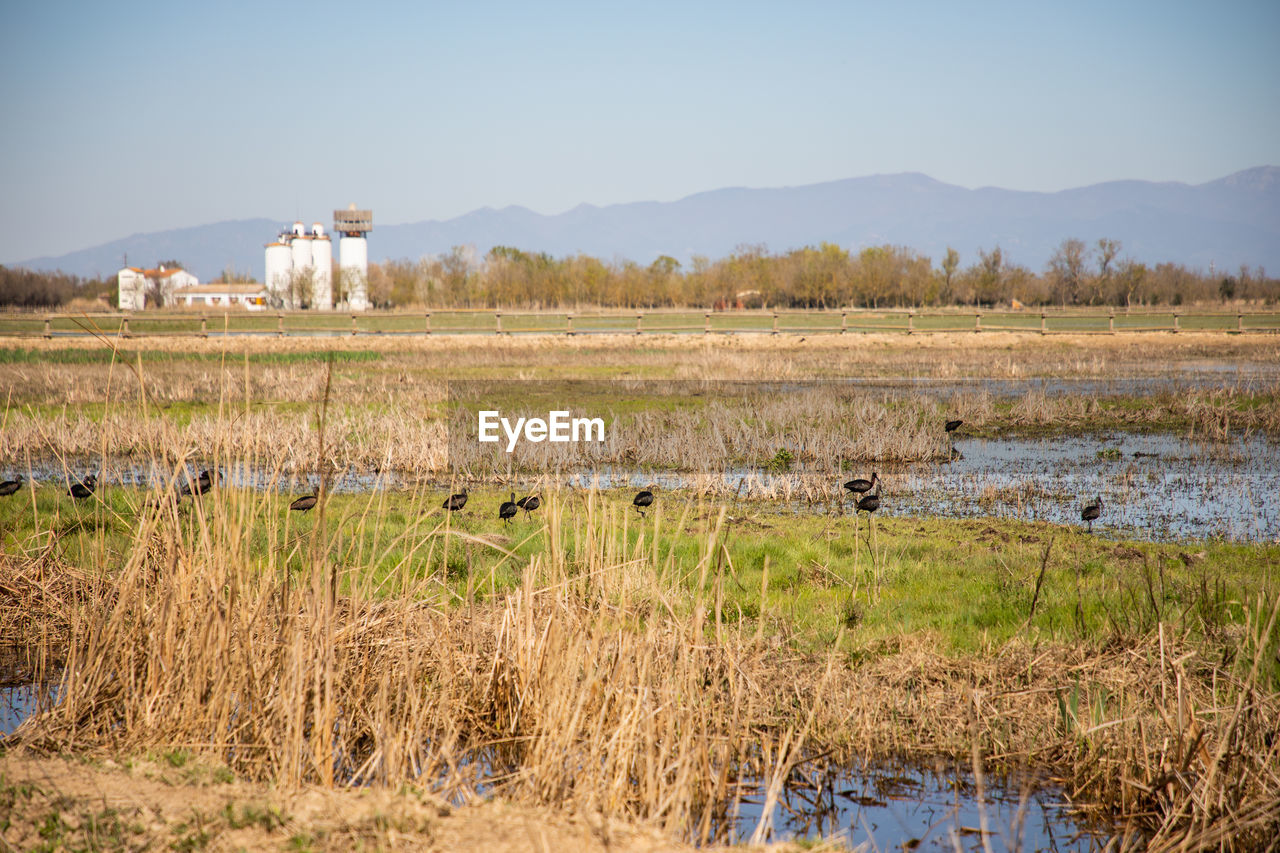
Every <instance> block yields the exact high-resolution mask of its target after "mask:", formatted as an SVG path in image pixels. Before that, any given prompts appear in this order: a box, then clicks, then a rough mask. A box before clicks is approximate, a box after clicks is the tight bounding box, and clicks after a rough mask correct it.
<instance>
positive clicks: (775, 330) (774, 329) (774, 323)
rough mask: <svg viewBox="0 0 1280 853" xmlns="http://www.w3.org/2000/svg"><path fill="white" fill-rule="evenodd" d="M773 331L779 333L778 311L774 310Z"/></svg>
mask: <svg viewBox="0 0 1280 853" xmlns="http://www.w3.org/2000/svg"><path fill="white" fill-rule="evenodd" d="M773 333H774V334H775V335H776V334H778V312H777V311H774V312H773Z"/></svg>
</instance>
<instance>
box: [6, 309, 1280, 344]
mask: <svg viewBox="0 0 1280 853" xmlns="http://www.w3.org/2000/svg"><path fill="white" fill-rule="evenodd" d="M47 316H48V317H49V325H48V326H47V328H46V325H45V318H46V315H40V314H14V313H9V314H0V336H3V335H18V336H23V335H25V336H34V335H43V334H45V333H46V331H47V332H49V333H50V334H54V335H68V334H79V335H85V334H91V333H92V334H101V335H106V336H109V337H114V336H115V335H117V334H121V333H125V332H128V333H129V334H132V335H139V336H146V335H181V336H192V335H199V334H212V335H215V336H216V335H219V334H236V335H265V336H270V335H277V334H281V333H283V334H285V335H307V334H316V333H334V334H342V335H351V334H353V333H355V334H370V335H404V334H424V335H425V334H427V333H431V334H443V335H474V334H497V333H498V332H502V333H504V334H516V335H522V334H564V335H568V334H570V333H573V334H578V335H584V334H632V335H634V334H637V333H641V334H649V335H651V334H673V333H677V334H694V333H703V334H705V333H708V332H710V333H711V334H728V333H742V334H771V333H773V332H775V331H776V332H778V333H779V334H840V333H846V334H848V333H865V332H881V333H888V332H894V333H907V332H916V333H930V332H973V331H979V330H981V331H1006V332H1008V331H1018V332H1031V333H1037V334H1038V333H1040V332H1042V331H1044V332H1046V333H1049V334H1068V333H1075V334H1079V333H1090V334H1094V333H1097V334H1105V333H1111V332H1116V333H1120V332H1141V331H1153V330H1161V331H1173V330H1175V329H1177V330H1181V331H1201V332H1203V331H1222V332H1236V331H1249V332H1276V331H1278V330H1280V312H1278V311H1268V310H1259V309H1256V308H1250V309H1249V310H1244V309H1240V310H1232V309H1230V308H1226V307H1205V308H1200V307H1188V308H1166V309H1156V308H1144V309H1134V310H1132V311H1125V310H1123V309H1120V310H1113V309H1108V308H1073V309H1057V308H1047V309H1044V310H1036V309H1023V310H1017V311H1010V310H1007V309H1006V310H978V311H975V310H972V309H969V310H966V309H960V308H954V309H928V310H925V309H921V310H918V311H908V310H906V309H901V310H897V309H895V310H890V311H875V310H867V309H856V310H846V311H841V310H824V311H819V310H813V311H804V310H782V311H777V312H774V311H770V310H754V311H706V310H699V309H694V310H678V309H661V310H653V309H647V310H643V309H642V310H632V311H626V310H607V309H591V308H588V309H585V310H581V311H550V312H529V311H494V310H480V309H477V310H434V309H433V310H431V311H417V312H407V311H396V312H368V313H362V314H358V315H354V316H353V315H351V314H346V313H339V312H327V313H319V312H283V313H278V312H274V311H268V312H260V313H252V312H243V311H237V312H231V313H226V312H217V311H209V312H198V311H192V310H183V311H162V312H144V313H138V314H133V315H130V316H128V317H127V325H126V318H125V316H124V315H120V314H110V315H107V314H104V315H79V316H77V315H71V314H50V315H47Z"/></svg>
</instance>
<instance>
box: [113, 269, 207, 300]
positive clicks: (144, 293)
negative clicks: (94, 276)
mask: <svg viewBox="0 0 1280 853" xmlns="http://www.w3.org/2000/svg"><path fill="white" fill-rule="evenodd" d="M116 282H117V284H118V285H119V302H118V303H117V304H118V305H119V306H120V310H121V311H142V310H143V309H145V308H146V307H147V302H148V301H150V302H151V303H152V307H153V308H163V307H167V306H170V305H173V304H174V291H176V290H178V289H179V288H185V287H196V286H197V285H199V284H200V279H198V278H196V277H195V276H194V275H192V274H191V273H189V272H187V271H186V270H184V269H180V268H178V267H173V268H171V269H166V268H165V267H164V265H163V264H162V265H161V266H160V268H159V269H154V270H144V269H139V268H138V267H125V268H124V269H122V270H120V272H119V273H118V274H117V275H116ZM157 301H159V303H160V304H159V305H157V304H155V303H156V302H157Z"/></svg>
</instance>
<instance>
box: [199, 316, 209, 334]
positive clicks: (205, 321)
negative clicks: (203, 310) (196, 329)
mask: <svg viewBox="0 0 1280 853" xmlns="http://www.w3.org/2000/svg"><path fill="white" fill-rule="evenodd" d="M200 337H202V338H207V337H209V318H208V317H206V316H204V315H203V314H201V315H200Z"/></svg>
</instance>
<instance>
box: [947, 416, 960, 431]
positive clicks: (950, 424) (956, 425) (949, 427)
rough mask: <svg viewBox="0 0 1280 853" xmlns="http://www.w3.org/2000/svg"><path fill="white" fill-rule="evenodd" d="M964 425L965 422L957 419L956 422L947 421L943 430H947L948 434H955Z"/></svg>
mask: <svg viewBox="0 0 1280 853" xmlns="http://www.w3.org/2000/svg"><path fill="white" fill-rule="evenodd" d="M963 423H964V421H962V420H960V419H959V418H957V419H956V420H954V421H947V423H946V425H945V426H944V427H943V429H945V430H946V431H947V432H955V431H956V430H958V429H960V425H961V424H963Z"/></svg>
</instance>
